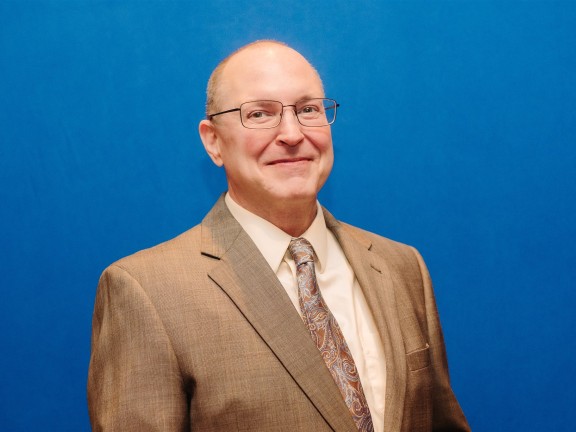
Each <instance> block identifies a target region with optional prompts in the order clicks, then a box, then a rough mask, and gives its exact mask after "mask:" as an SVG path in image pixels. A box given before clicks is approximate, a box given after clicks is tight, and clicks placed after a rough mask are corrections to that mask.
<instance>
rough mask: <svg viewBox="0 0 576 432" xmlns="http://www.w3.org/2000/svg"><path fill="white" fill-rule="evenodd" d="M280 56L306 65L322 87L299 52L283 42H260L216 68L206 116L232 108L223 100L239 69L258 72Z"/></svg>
mask: <svg viewBox="0 0 576 432" xmlns="http://www.w3.org/2000/svg"><path fill="white" fill-rule="evenodd" d="M279 55H283V56H284V57H286V56H287V55H288V56H289V57H290V58H292V59H293V61H296V62H300V63H306V64H307V65H308V66H309V67H310V69H311V71H313V73H314V74H315V75H316V77H317V79H318V81H319V83H320V86H322V80H321V78H320V75H319V74H318V72H317V71H316V69H314V67H313V66H312V65H311V64H310V63H309V62H308V60H306V58H304V56H302V55H301V54H300V53H299V52H298V51H296V50H294V49H293V48H290V47H289V46H288V45H286V44H285V43H283V42H279V41H274V40H260V41H256V42H252V43H250V44H247V45H244V46H242V47H240V48H239V49H237V50H236V51H234V52H233V53H232V54H230V55H229V56H228V57H226V58H225V59H224V60H222V61H221V62H220V63H219V64H218V66H216V68H215V69H214V71H213V72H212V75H210V79H209V80H208V86H207V89H206V115H207V116H208V115H209V114H212V113H215V112H217V111H220V110H222V109H229V108H232V107H228V106H223V103H224V100H223V99H224V94H225V87H226V84H227V83H228V82H230V81H231V80H232V79H233V78H234V77H233V76H231V75H233V74H234V71H237V70H238V69H239V68H240V69H243V70H245V69H246V68H251V69H254V70H255V72H256V70H257V68H258V67H259V65H260V64H264V63H266V62H270V61H274V60H275V59H277V58H278V56H279ZM231 66H232V67H231ZM255 75H256V74H255Z"/></svg>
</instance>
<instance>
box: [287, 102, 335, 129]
mask: <svg viewBox="0 0 576 432" xmlns="http://www.w3.org/2000/svg"><path fill="white" fill-rule="evenodd" d="M296 112H297V114H298V120H299V121H300V123H301V124H302V125H304V126H328V125H331V124H332V123H334V120H336V101H335V100H332V99H308V100H303V101H300V102H298V103H297V104H296Z"/></svg>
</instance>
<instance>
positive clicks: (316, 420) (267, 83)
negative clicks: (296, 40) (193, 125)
mask: <svg viewBox="0 0 576 432" xmlns="http://www.w3.org/2000/svg"><path fill="white" fill-rule="evenodd" d="M324 97H325V96H324V91H323V86H322V82H321V80H320V77H319V75H318V73H317V72H316V71H315V70H314V69H313V68H312V67H311V66H310V64H309V63H308V62H307V61H306V59H304V58H303V57H302V56H301V55H300V54H299V53H297V52H296V51H294V50H292V49H291V48H289V47H287V46H285V45H283V44H279V43H275V42H258V43H255V44H251V45H248V46H246V47H243V48H242V49H240V50H239V51H237V52H236V53H234V54H233V55H231V56H230V57H228V58H227V59H225V60H224V61H223V62H222V63H221V64H220V65H219V66H218V67H217V68H216V70H215V71H214V73H213V74H212V77H211V79H210V82H209V86H208V100H207V114H208V116H207V119H206V120H203V121H201V122H200V125H199V132H200V136H201V138H202V141H203V143H204V147H205V149H206V151H207V153H208V154H209V156H210V157H211V159H212V160H213V161H214V163H215V164H216V165H218V166H223V167H224V169H225V172H226V177H227V180H228V194H229V198H230V200H231V202H233V203H235V205H237V206H238V207H239V208H241V209H243V211H246V212H247V213H249V214H250V215H253V217H255V218H261V219H262V220H263V221H265V222H266V223H269V224H271V225H272V226H273V227H275V228H276V229H278V230H279V231H280V232H282V233H284V235H285V236H287V237H290V238H296V237H300V236H306V235H308V233H309V231H308V230H309V229H310V228H311V227H312V226H313V224H314V221H315V220H316V221H318V220H319V219H321V221H322V222H323V223H325V227H326V229H327V232H329V235H330V238H331V239H333V240H334V243H333V244H335V245H337V246H338V247H337V249H338V250H339V251H340V253H341V256H342V259H343V260H345V261H346V262H347V265H349V267H350V269H351V270H350V271H351V273H352V275H353V278H352V279H353V286H351V287H350V288H351V290H352V291H351V292H353V293H356V294H355V295H358V296H359V298H361V299H363V300H364V301H365V304H366V307H365V310H364V311H361V312H357V311H355V310H352V312H351V313H352V314H356V315H359V316H360V318H363V317H362V315H364V314H366V315H368V318H369V319H367V320H366V321H367V322H368V326H367V327H366V328H368V330H361V331H364V332H366V331H368V332H369V333H372V342H371V343H372V344H373V345H374V346H375V347H376V348H378V349H379V350H380V351H376V352H381V353H382V359H381V361H376V363H378V364H376V365H372V366H370V367H368V369H366V368H359V371H360V372H361V373H362V374H364V377H363V380H364V381H365V382H366V380H368V379H370V380H372V379H374V381H375V382H380V381H382V382H385V384H386V385H385V387H383V386H374V388H382V389H384V388H385V390H382V392H383V393H385V395H382V394H380V395H376V396H375V395H374V394H373V393H374V392H373V391H372V393H370V392H367V393H368V394H367V398H366V399H367V401H368V402H369V404H372V405H373V406H376V407H377V406H380V405H378V404H379V402H378V401H381V402H382V406H383V409H382V410H383V412H377V413H373V415H372V417H373V418H376V420H377V421H375V422H374V424H375V425H376V426H377V427H378V429H379V430H380V431H381V430H382V426H383V429H384V430H385V431H428V430H468V426H467V424H466V420H465V418H464V416H463V414H462V411H461V410H460V407H459V405H458V403H457V401H456V399H455V397H454V394H453V392H452V390H451V388H450V383H449V378H448V370H447V363H446V355H445V348H444V342H443V339H442V333H441V329H440V325H439V320H438V315H437V310H436V306H435V302H434V296H433V293H432V286H431V283H430V279H429V276H428V273H427V271H426V268H425V266H424V263H423V262H422V260H421V258H420V256H419V254H418V253H417V252H416V251H415V250H414V249H412V248H410V247H407V246H404V245H400V244H398V243H395V242H392V241H390V240H387V239H384V238H382V237H379V236H377V235H374V234H371V233H367V232H364V231H361V230H359V229H357V228H353V227H350V226H348V225H345V224H342V223H339V222H337V221H336V220H335V219H334V218H333V217H332V216H331V215H330V214H329V213H327V212H326V211H322V210H321V209H319V207H318V204H317V194H318V191H319V190H320V188H321V187H322V185H323V184H324V182H325V181H326V179H327V178H328V175H329V173H330V170H331V168H332V164H333V149H332V139H331V133H330V124H331V123H332V122H333V120H334V119H335V113H336V108H337V105H336V102H335V101H332V100H329V99H323V98H324ZM231 209H232V213H231V212H230V209H229V206H227V205H226V204H225V203H224V199H223V198H222V199H221V200H220V201H219V202H218V203H217V204H216V205H215V206H214V208H213V209H212V211H211V212H210V213H209V214H208V215H207V216H206V217H205V219H204V220H203V222H202V223H201V224H200V225H199V226H197V227H195V228H193V229H191V230H189V231H188V232H186V233H184V234H182V235H181V236H179V237H177V238H176V239H173V240H171V241H169V242H166V243H164V244H162V245H159V246H157V247H155V248H152V249H149V250H146V251H142V252H140V253H138V254H135V255H133V256H131V257H127V258H125V259H123V260H121V261H119V262H117V263H115V264H114V265H112V266H110V267H109V268H108V269H107V270H106V271H105V272H104V274H103V276H102V278H101V280H100V284H99V287H98V293H97V298H96V305H95V312H94V321H93V339H92V356H91V362H90V372H89V381H88V398H89V407H90V416H91V421H92V425H93V428H94V429H95V430H122V431H131V430H134V431H145V430H159V431H160V430H161V431H172V430H174V431H176V430H178V431H187V430H201V431H204V430H214V431H216V430H221V431H224V430H225V431H229V430H230V431H231V430H263V431H275V430H278V431H280V430H286V431H294V430H302V431H304V430H306V431H308V430H314V431H316V430H318V431H320V430H336V431H345V430H356V426H355V424H354V422H353V421H352V417H351V415H350V412H349V411H348V407H347V405H346V404H345V403H344V400H343V398H342V396H341V394H340V392H339V390H338V387H337V386H336V384H335V382H334V380H333V379H332V376H331V375H330V373H329V372H328V368H327V367H326V364H325V363H324V361H323V359H322V356H321V355H320V352H319V351H318V349H317V348H316V345H315V344H314V343H313V342H312V339H311V338H310V333H309V332H308V329H307V328H306V327H305V326H304V325H303V322H302V318H301V316H300V314H299V312H298V310H297V307H295V304H294V302H293V300H291V296H290V290H289V289H288V288H287V284H288V285H290V284H289V282H288V283H286V279H290V276H289V273H288V277H286V276H281V275H280V274H279V273H278V272H277V271H276V270H275V269H273V268H271V266H270V262H269V261H267V258H268V257H266V256H264V255H263V251H262V248H261V247H260V248H259V241H258V240H257V239H255V238H254V234H253V233H251V232H250V229H248V228H247V229H245V228H246V226H245V225H244V228H243V225H242V221H241V220H240V219H241V218H239V217H238V214H237V213H236V216H237V217H236V218H235V217H234V215H233V213H234V209H233V208H231ZM237 219H238V220H237ZM239 220H240V223H239ZM339 283H341V282H338V283H337V284H336V285H338V284H339ZM320 290H321V291H322V286H320ZM335 315H336V314H335ZM344 318H346V317H344ZM352 318H358V317H352ZM345 336H346V335H345ZM346 337H350V336H346ZM354 345H358V344H354V343H351V346H352V348H353V349H356V348H354ZM360 345H361V344H360ZM353 355H354V356H355V357H356V356H357V355H358V356H359V357H360V358H359V360H362V361H363V360H366V359H364V358H363V357H364V356H365V352H363V351H362V349H356V351H354V352H353ZM361 378H362V377H361ZM384 400H385V403H384ZM375 401H376V402H375ZM371 408H372V407H371Z"/></svg>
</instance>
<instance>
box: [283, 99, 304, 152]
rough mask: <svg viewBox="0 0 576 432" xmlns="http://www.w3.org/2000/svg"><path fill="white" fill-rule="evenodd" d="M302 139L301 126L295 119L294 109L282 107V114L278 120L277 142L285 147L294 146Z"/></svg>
mask: <svg viewBox="0 0 576 432" xmlns="http://www.w3.org/2000/svg"><path fill="white" fill-rule="evenodd" d="M303 139H304V134H303V133H302V125H301V124H300V122H299V121H298V118H297V117H296V112H295V111H294V107H292V106H286V107H284V113H283V115H282V119H281V120H280V125H279V130H278V140H279V141H280V142H281V143H283V144H285V145H289V146H295V145H297V144H299V143H300V142H301V141H302V140H303Z"/></svg>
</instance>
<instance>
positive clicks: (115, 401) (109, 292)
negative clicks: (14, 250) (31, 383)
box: [88, 265, 190, 432]
mask: <svg viewBox="0 0 576 432" xmlns="http://www.w3.org/2000/svg"><path fill="white" fill-rule="evenodd" d="M88 406H89V413H90V421H91V424H92V429H93V431H123V432H131V431H134V432H136V431H138V432H146V431H163V432H172V431H186V430H188V428H189V424H190V421H189V418H188V416H189V414H188V403H187V397H186V392H185V391H184V386H183V383H182V379H181V374H180V371H179V367H178V362H177V359H176V355H175V353H174V350H173V348H172V346H171V343H170V340H169V338H168V335H167V334H166V331H165V328H164V326H163V324H162V322H161V320H160V317H159V315H158V313H157V311H156V308H155V306H154V305H153V304H152V302H151V301H150V298H149V297H148V296H147V294H146V292H145V291H144V289H143V288H142V286H141V284H140V283H139V282H138V281H137V280H135V279H134V278H133V277H132V276H131V275H130V274H129V273H128V272H127V271H126V270H124V269H122V268H121V267H119V266H115V265H112V266H110V267H109V268H108V269H106V271H105V272H104V273H103V275H102V277H101V278H100V282H99V284H98V291H97V294H96V302H95V307H94V316H93V323H92V353H91V357H90V367H89V372H88Z"/></svg>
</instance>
